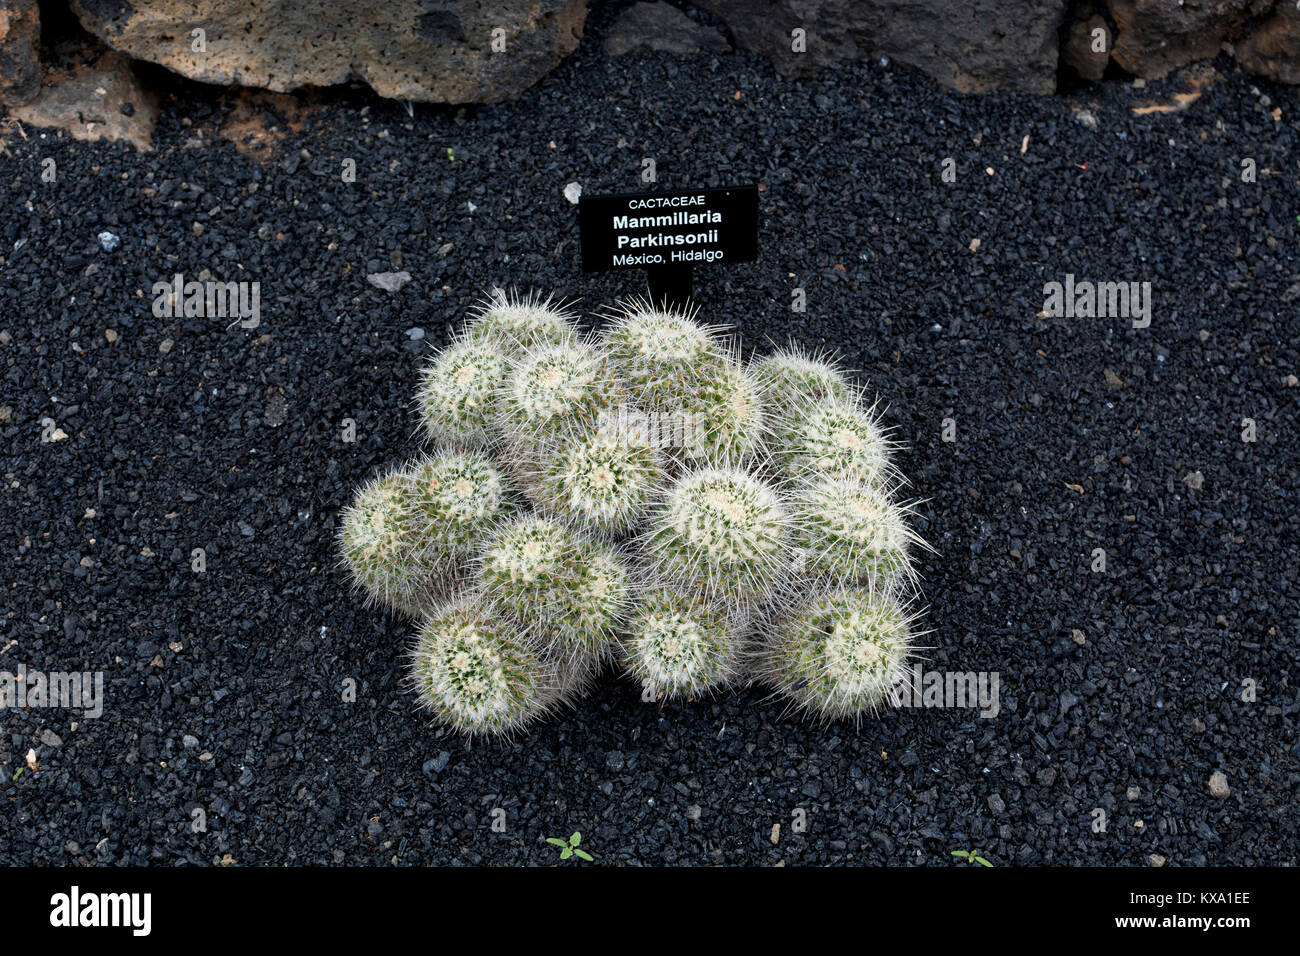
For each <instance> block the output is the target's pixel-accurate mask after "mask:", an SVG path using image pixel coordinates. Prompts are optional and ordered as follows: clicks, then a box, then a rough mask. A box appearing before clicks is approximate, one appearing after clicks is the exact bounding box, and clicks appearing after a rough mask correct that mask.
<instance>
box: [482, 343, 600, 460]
mask: <svg viewBox="0 0 1300 956" xmlns="http://www.w3.org/2000/svg"><path fill="white" fill-rule="evenodd" d="M622 399H623V391H622V389H621V387H620V386H619V384H618V381H617V379H616V378H615V376H614V373H613V370H612V369H611V368H610V365H609V362H608V359H607V358H606V356H605V355H604V354H603V353H602V352H600V351H599V350H597V349H595V348H592V347H591V346H588V345H584V344H581V343H571V344H563V345H543V346H538V347H536V348H533V349H530V350H529V351H528V352H527V353H526V354H525V355H524V357H523V358H522V359H520V360H519V362H518V363H517V364H516V365H515V366H514V368H513V369H512V371H511V372H510V375H509V376H508V377H507V379H506V384H505V386H504V388H503V389H502V391H501V393H500V395H499V397H498V412H499V427H500V430H501V433H502V436H503V437H504V438H505V439H506V440H507V442H508V443H510V444H511V445H514V446H520V447H522V448H523V449H524V450H530V449H538V448H542V447H545V446H546V445H547V444H548V443H556V442H562V441H566V440H568V439H570V438H572V437H573V436H575V435H579V434H582V433H583V432H585V431H589V430H590V429H592V428H595V427H596V425H597V424H598V423H599V422H600V421H602V420H603V419H605V418H607V417H608V416H610V415H612V414H613V413H614V412H615V410H616V409H617V408H618V407H619V406H620V405H621V404H622Z"/></svg>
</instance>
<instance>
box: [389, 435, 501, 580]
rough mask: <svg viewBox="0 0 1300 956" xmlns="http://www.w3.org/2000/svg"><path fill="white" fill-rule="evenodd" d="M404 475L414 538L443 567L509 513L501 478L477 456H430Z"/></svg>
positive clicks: (488, 462) (471, 550) (466, 551)
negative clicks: (414, 525) (414, 520)
mask: <svg viewBox="0 0 1300 956" xmlns="http://www.w3.org/2000/svg"><path fill="white" fill-rule="evenodd" d="M406 473H407V474H408V475H409V477H410V482H411V484H410V490H409V495H410V500H411V505H412V507H413V509H414V512H415V515H416V517H417V520H418V526H419V536H420V540H421V541H422V542H423V543H424V545H425V547H426V548H427V555H428V557H429V559H430V560H433V561H435V562H439V563H441V564H442V565H443V566H444V567H445V566H446V565H447V564H448V563H449V561H450V560H451V559H457V558H460V559H463V558H468V557H470V556H471V555H473V553H474V551H475V549H476V547H477V546H478V544H479V542H480V541H481V540H482V538H483V536H484V535H485V534H487V533H488V532H489V531H490V530H491V529H492V528H493V527H494V526H495V525H496V524H498V523H499V522H500V521H502V520H503V519H505V518H507V517H509V516H510V515H511V514H513V513H514V511H515V507H516V506H515V504H514V502H513V501H512V500H511V498H510V496H509V494H508V491H507V488H506V483H505V478H504V476H503V475H502V473H501V471H500V470H499V469H498V468H497V467H496V466H495V465H494V464H493V463H492V462H491V460H489V459H488V458H487V457H485V456H483V455H479V454H473V453H468V454H461V453H455V452H452V453H445V454H440V455H430V456H427V457H425V458H423V459H421V460H420V461H417V462H415V463H414V464H413V465H411V466H410V467H409V468H408V469H407V472H406Z"/></svg>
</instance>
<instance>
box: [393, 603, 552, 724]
mask: <svg viewBox="0 0 1300 956" xmlns="http://www.w3.org/2000/svg"><path fill="white" fill-rule="evenodd" d="M411 677H412V680H413V682H414V684H415V686H416V689H417V693H418V694H419V698H420V702H421V704H422V705H423V706H424V707H425V708H426V709H427V710H428V711H430V712H431V713H432V714H433V716H434V717H435V719H437V720H438V721H439V722H441V723H442V724H445V725H446V726H449V727H452V728H454V729H456V730H458V731H461V732H462V733H466V734H469V735H479V734H510V733H512V732H514V731H516V730H519V729H521V728H523V727H524V726H526V725H527V724H529V723H530V722H532V721H533V720H535V719H536V718H537V717H539V716H541V715H542V714H543V713H544V712H545V711H546V710H547V709H548V708H549V707H550V706H551V705H552V704H554V703H555V702H556V701H558V700H559V698H560V695H561V691H562V684H561V680H560V674H559V670H558V668H557V665H556V663H555V662H554V661H553V660H550V659H549V658H548V657H547V655H546V653H545V650H544V649H543V648H542V647H541V646H540V645H539V644H537V643H535V642H534V641H531V640H529V639H528V638H527V637H525V636H522V635H520V633H519V632H518V630H517V629H516V628H515V627H514V626H513V625H512V624H510V623H509V622H507V621H505V620H503V619H502V618H500V617H498V616H496V615H495V614H494V613H493V612H492V610H491V609H490V608H488V607H487V606H486V605H484V604H483V603H482V602H480V601H478V600H477V599H475V598H472V597H465V598H461V599H458V600H455V601H452V602H449V603H446V604H443V605H441V606H439V607H437V608H435V609H433V611H432V612H431V613H430V614H429V616H428V617H427V618H425V620H424V622H423V624H422V625H421V627H420V630H419V633H418V636H417V638H416V645H415V648H414V651H413V653H412V660H411Z"/></svg>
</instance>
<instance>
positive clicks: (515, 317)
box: [464, 289, 577, 355]
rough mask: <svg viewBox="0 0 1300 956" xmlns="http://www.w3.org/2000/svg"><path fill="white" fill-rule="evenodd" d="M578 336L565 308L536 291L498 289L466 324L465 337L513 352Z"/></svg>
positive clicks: (565, 340) (554, 343) (508, 352)
mask: <svg viewBox="0 0 1300 956" xmlns="http://www.w3.org/2000/svg"><path fill="white" fill-rule="evenodd" d="M576 337H577V332H576V330H575V328H574V325H573V321H572V318H571V317H570V315H569V313H568V312H567V311H565V310H562V309H559V308H556V307H555V306H553V305H551V300H550V299H546V300H544V301H543V300H541V299H540V298H539V297H537V296H535V295H525V296H520V295H517V294H514V293H507V292H504V291H502V290H499V289H498V290H496V291H495V292H493V294H492V295H491V296H490V297H489V299H488V301H487V302H485V303H484V304H483V305H481V306H479V307H478V309H477V310H476V312H475V314H474V316H473V317H472V318H471V319H470V321H469V323H468V325H467V326H466V327H465V332H464V339H465V340H466V341H470V342H476V343H480V344H485V345H489V346H492V347H493V348H495V349H496V350H497V351H498V352H499V353H502V354H506V355H512V354H518V353H521V352H523V351H524V350H526V349H529V348H532V347H533V346H536V345H559V344H562V343H564V342H571V341H573V340H574V339H575V338H576Z"/></svg>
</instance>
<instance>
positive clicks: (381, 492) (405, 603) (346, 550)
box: [339, 471, 440, 616]
mask: <svg viewBox="0 0 1300 956" xmlns="http://www.w3.org/2000/svg"><path fill="white" fill-rule="evenodd" d="M341 519H342V520H341V529H340V532H339V548H340V551H341V552H342V555H343V560H344V563H345V564H346V566H347V568H348V570H349V571H350V572H351V575H352V580H353V582H354V583H355V584H356V585H357V586H358V587H360V588H361V590H362V591H364V592H365V594H366V596H367V598H368V600H370V601H372V602H375V603H382V604H385V605H387V606H389V607H391V608H393V609H395V610H398V611H401V612H402V613H405V614H408V615H411V616H419V614H420V613H421V612H422V610H423V609H424V608H425V607H427V606H428V604H429V603H430V602H431V601H432V600H433V599H434V597H435V596H436V595H437V593H438V591H439V590H440V581H439V579H438V576H437V575H436V574H435V570H434V566H433V565H432V564H431V563H430V562H427V561H425V560H423V559H422V558H421V555H422V553H423V551H424V549H425V541H424V540H423V529H424V522H423V520H422V519H421V516H420V514H419V513H418V511H417V509H416V507H415V504H414V500H413V496H412V494H411V482H410V477H409V475H408V474H407V473H406V472H405V471H399V472H392V473H390V474H387V475H383V476H380V477H377V478H373V479H371V480H370V481H368V482H367V483H366V484H365V485H363V486H362V487H361V490H360V491H358V492H357V494H356V496H355V498H353V501H352V504H351V505H349V506H348V507H347V508H345V509H344V510H343V513H342V515H341Z"/></svg>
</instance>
